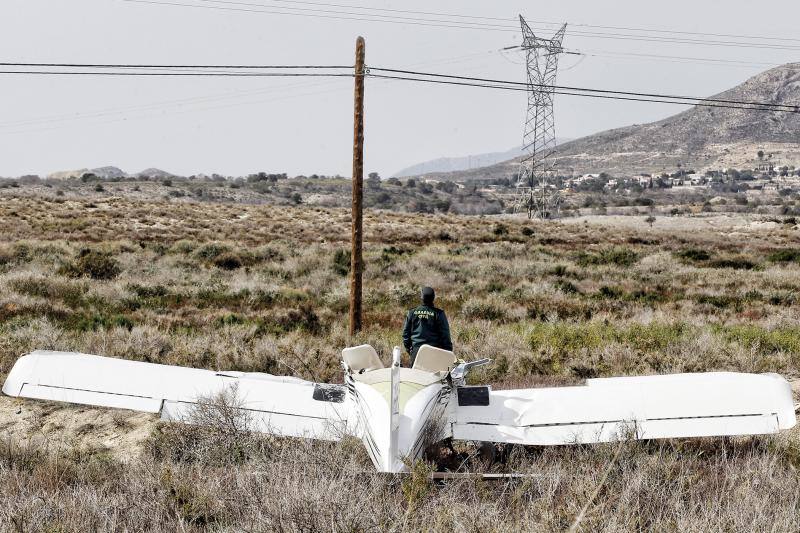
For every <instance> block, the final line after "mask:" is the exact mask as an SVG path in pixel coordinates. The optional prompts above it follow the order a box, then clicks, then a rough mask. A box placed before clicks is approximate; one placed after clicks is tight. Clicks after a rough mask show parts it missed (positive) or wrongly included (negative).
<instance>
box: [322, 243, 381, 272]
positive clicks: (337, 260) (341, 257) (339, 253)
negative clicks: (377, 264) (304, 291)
mask: <svg viewBox="0 0 800 533" xmlns="http://www.w3.org/2000/svg"><path fill="white" fill-rule="evenodd" d="M383 254H384V255H386V250H384V251H383ZM351 257H352V253H351V252H350V250H345V249H343V248H340V249H338V250H336V252H334V254H333V263H332V265H331V267H332V268H333V271H334V272H336V273H337V274H339V275H340V276H346V275H347V274H349V273H350V261H351Z"/></svg>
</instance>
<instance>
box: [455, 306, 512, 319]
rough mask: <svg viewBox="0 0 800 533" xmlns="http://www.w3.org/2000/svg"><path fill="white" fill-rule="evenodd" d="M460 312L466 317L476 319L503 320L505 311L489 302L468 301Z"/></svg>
mask: <svg viewBox="0 0 800 533" xmlns="http://www.w3.org/2000/svg"><path fill="white" fill-rule="evenodd" d="M462 312H463V313H464V315H465V316H466V317H467V318H470V319H473V320H475V319H477V320H492V321H503V320H505V318H506V312H505V311H504V310H503V309H501V308H500V307H498V306H496V305H494V304H492V303H489V302H468V303H467V304H465V305H464V307H463V309H462Z"/></svg>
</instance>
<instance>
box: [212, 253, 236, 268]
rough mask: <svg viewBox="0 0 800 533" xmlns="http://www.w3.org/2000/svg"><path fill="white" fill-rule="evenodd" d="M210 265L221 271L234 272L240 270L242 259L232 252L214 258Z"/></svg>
mask: <svg viewBox="0 0 800 533" xmlns="http://www.w3.org/2000/svg"><path fill="white" fill-rule="evenodd" d="M212 263H214V266H216V267H219V268H221V269H223V270H236V269H237V268H241V266H242V259H241V258H240V257H239V256H238V255H236V254H235V253H233V252H224V253H222V254H220V255H218V256H217V257H215V258H214V260H213V261H212Z"/></svg>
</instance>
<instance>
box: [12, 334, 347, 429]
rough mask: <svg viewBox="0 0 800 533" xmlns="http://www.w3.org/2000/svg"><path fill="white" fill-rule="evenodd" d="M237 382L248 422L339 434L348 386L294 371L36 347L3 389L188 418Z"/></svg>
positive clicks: (255, 426)
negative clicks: (216, 367)
mask: <svg viewBox="0 0 800 533" xmlns="http://www.w3.org/2000/svg"><path fill="white" fill-rule="evenodd" d="M228 390H235V391H236V392H235V394H236V405H237V407H239V408H240V409H241V410H242V411H244V412H245V413H246V419H247V420H248V424H249V425H250V429H252V430H254V431H261V432H264V433H272V434H276V435H281V436H291V437H309V438H318V439H326V440H338V439H339V438H341V435H342V434H343V433H344V431H345V429H346V428H345V421H346V419H347V415H346V413H345V407H344V406H345V405H346V404H345V403H344V400H345V389H344V387H342V386H338V385H323V384H315V383H311V382H308V381H303V380H301V379H298V378H291V377H280V376H272V375H269V374H257V373H244V372H214V371H212V370H200V369H194V368H184V367H178V366H167V365H158V364H153V363H143V362H139V361H128V360H124V359H116V358H111V357H100V356H97V355H88V354H81V353H68V352H51V351H42V350H39V351H35V352H33V353H30V354H28V355H24V356H22V357H20V358H19V359H18V360H17V362H16V363H15V364H14V367H13V368H12V369H11V373H10V374H9V375H8V378H7V379H6V382H5V384H4V385H3V393H5V394H7V395H8V396H18V397H22V398H35V399H41V400H54V401H59V402H68V403H77V404H84V405H93V406H100V407H115V408H119V409H131V410H134V411H144V412H148V413H160V414H161V418H162V420H173V421H181V422H183V421H191V418H192V413H193V410H194V409H195V408H196V406H197V405H198V403H199V402H204V401H207V400H208V399H210V398H213V397H214V396H216V395H218V394H220V393H223V392H225V391H228Z"/></svg>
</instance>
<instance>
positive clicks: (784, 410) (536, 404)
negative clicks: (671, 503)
mask: <svg viewBox="0 0 800 533" xmlns="http://www.w3.org/2000/svg"><path fill="white" fill-rule="evenodd" d="M456 392H457V399H458V405H456V406H454V408H453V411H452V414H451V420H450V422H451V428H452V433H453V438H455V439H460V440H475V441H490V442H505V443H518V444H528V445H557V444H575V443H591V442H609V441H613V440H617V439H621V438H635V439H659V438H682V437H707V436H726V435H756V434H767V433H777V432H778V431H780V430H783V429H788V428H791V427H793V426H794V425H795V423H796V418H795V410H794V405H793V400H792V391H791V386H790V385H789V383H788V382H787V381H786V380H785V379H783V378H782V377H781V376H778V375H776V374H742V373H732V372H711V373H701V374H674V375H663V376H644V377H622V378H604V379H589V380H587V382H586V385H582V386H576V387H553V388H541V389H519V390H500V391H492V390H491V389H490V388H489V387H459V388H458V389H457V390H456Z"/></svg>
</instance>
